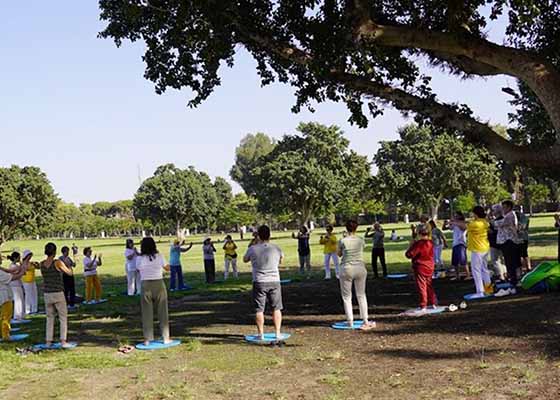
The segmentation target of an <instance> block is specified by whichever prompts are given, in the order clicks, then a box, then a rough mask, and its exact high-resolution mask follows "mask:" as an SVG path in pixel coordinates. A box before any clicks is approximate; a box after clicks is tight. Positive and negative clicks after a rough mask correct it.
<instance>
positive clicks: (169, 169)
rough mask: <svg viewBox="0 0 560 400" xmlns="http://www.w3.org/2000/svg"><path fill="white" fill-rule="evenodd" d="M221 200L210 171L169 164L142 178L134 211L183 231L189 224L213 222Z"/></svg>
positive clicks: (207, 224)
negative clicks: (143, 179) (148, 176)
mask: <svg viewBox="0 0 560 400" xmlns="http://www.w3.org/2000/svg"><path fill="white" fill-rule="evenodd" d="M222 184H223V182H222V183H218V186H221V185H222ZM222 189H223V187H222ZM221 195H224V193H221ZM218 204H219V199H218V194H217V193H216V188H215V186H214V184H213V183H212V181H211V179H210V177H209V176H208V175H207V174H206V173H204V172H199V171H196V170H195V169H194V168H193V167H189V168H187V169H184V170H182V169H179V168H177V167H175V166H174V165H173V164H166V165H162V166H160V167H158V168H157V169H156V171H155V173H154V175H153V176H152V177H150V178H148V179H146V180H145V181H144V182H142V185H141V186H140V188H139V189H138V191H137V192H136V195H135V196H134V214H135V215H136V216H137V217H138V218H140V219H142V220H148V221H150V222H151V223H152V224H154V225H157V224H163V226H164V227H166V228H167V229H171V228H174V229H176V230H177V233H179V230H180V229H181V228H185V227H201V228H209V227H211V226H213V224H214V223H215V221H216V213H217V212H218Z"/></svg>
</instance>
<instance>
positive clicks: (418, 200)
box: [374, 125, 507, 218]
mask: <svg viewBox="0 0 560 400" xmlns="http://www.w3.org/2000/svg"><path fill="white" fill-rule="evenodd" d="M399 136H400V139H399V140H395V141H388V142H382V143H381V148H380V149H379V151H378V152H377V154H376V155H375V157H374V162H375V164H376V165H377V167H378V172H377V175H376V177H375V181H376V183H377V188H378V190H379V191H380V192H381V193H382V194H384V195H385V196H386V198H387V200H389V201H394V202H396V201H401V202H403V203H407V204H408V205H411V206H416V207H417V208H418V209H423V210H429V211H430V213H431V214H432V216H433V217H435V218H437V213H438V208H439V206H440V204H441V202H442V201H443V200H444V199H446V198H447V199H453V198H455V197H457V196H460V195H464V194H468V192H472V193H473V194H474V195H476V196H477V197H479V198H482V197H484V198H486V200H487V201H488V202H494V201H497V200H499V199H498V198H495V197H496V196H500V195H504V194H507V193H504V190H503V189H502V190H499V189H500V187H501V184H500V179H499V170H498V168H497V161H496V159H495V158H494V157H492V156H490V154H488V152H487V151H485V150H483V149H478V148H475V147H474V146H472V145H466V144H464V143H463V142H462V141H460V140H459V139H457V138H456V137H455V136H453V135H450V134H446V133H438V134H435V133H434V132H433V131H432V130H431V129H430V128H429V127H427V126H423V127H419V126H417V125H409V126H406V127H404V128H401V129H400V131H399Z"/></svg>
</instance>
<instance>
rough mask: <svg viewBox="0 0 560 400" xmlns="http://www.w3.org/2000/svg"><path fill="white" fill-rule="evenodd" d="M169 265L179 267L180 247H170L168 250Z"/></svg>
mask: <svg viewBox="0 0 560 400" xmlns="http://www.w3.org/2000/svg"><path fill="white" fill-rule="evenodd" d="M169 265H181V247H180V246H175V245H172V246H171V249H170V250H169Z"/></svg>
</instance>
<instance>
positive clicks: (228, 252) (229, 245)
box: [222, 235, 238, 280]
mask: <svg viewBox="0 0 560 400" xmlns="http://www.w3.org/2000/svg"><path fill="white" fill-rule="evenodd" d="M222 248H223V250H224V280H227V278H228V276H229V267H230V265H231V269H232V270H233V277H234V278H235V279H237V278H238V273H237V245H236V244H235V242H234V241H233V238H232V237H231V235H227V236H226V240H225V242H224V246H223V247H222Z"/></svg>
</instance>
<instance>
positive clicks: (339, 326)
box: [331, 320, 364, 331]
mask: <svg viewBox="0 0 560 400" xmlns="http://www.w3.org/2000/svg"><path fill="white" fill-rule="evenodd" d="M363 324H364V321H362V320H356V321H354V324H353V325H352V326H349V325H348V322H346V321H342V322H337V323H335V324H332V325H331V328H333V329H339V330H345V331H351V330H354V329H360V328H361V327H362V325H363Z"/></svg>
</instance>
